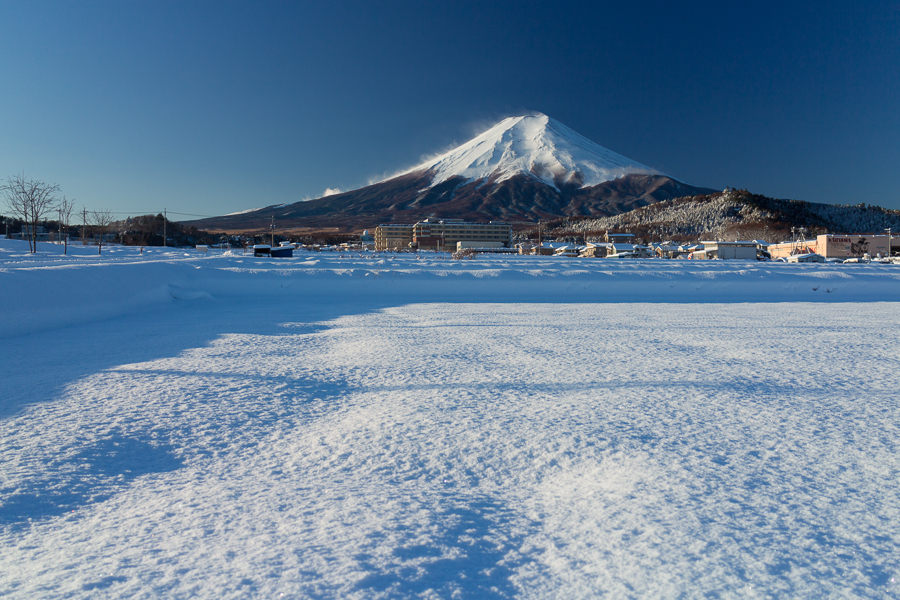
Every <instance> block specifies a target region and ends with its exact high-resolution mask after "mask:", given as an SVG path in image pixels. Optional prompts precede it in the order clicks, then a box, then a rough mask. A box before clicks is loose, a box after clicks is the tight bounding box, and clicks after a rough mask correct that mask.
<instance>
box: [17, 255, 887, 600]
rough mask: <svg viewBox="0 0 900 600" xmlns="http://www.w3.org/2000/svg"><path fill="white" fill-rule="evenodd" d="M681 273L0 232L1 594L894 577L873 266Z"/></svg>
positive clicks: (502, 594)
mask: <svg viewBox="0 0 900 600" xmlns="http://www.w3.org/2000/svg"><path fill="white" fill-rule="evenodd" d="M77 250H80V249H76V251H77ZM609 263H615V264H609ZM700 267H701V266H698V265H692V264H689V263H683V262H677V261H636V262H635V263H632V264H631V265H630V266H626V265H622V264H621V263H620V262H617V261H604V260H602V259H584V260H568V259H562V260H560V259H552V258H538V257H533V258H525V257H523V258H514V257H503V258H495V259H491V258H487V257H479V258H478V259H476V260H474V261H464V262H457V261H448V260H436V259H435V257H434V256H432V257H431V258H420V259H416V258H414V257H412V256H397V257H385V256H381V257H378V258H374V259H373V258H360V257H359V256H354V257H347V256H346V255H345V257H344V258H340V257H339V256H338V255H326V254H304V253H300V254H299V256H298V257H297V258H295V259H293V260H284V261H277V260H272V259H254V258H250V257H246V256H240V255H238V256H223V255H214V254H212V253H210V254H208V255H202V256H199V257H198V255H197V254H194V253H190V252H188V253H185V252H175V251H171V250H170V251H168V252H161V251H156V252H148V253H146V254H145V255H144V256H143V257H140V256H136V255H135V253H134V252H132V251H131V250H129V249H116V248H113V249H112V250H111V251H110V253H109V254H106V253H105V254H104V256H103V257H101V258H97V257H94V256H78V255H76V256H73V257H69V258H63V257H59V256H55V255H53V254H50V253H47V254H44V255H39V256H36V257H30V256H24V255H23V254H22V253H21V252H20V251H18V249H17V247H16V246H15V243H11V242H7V241H0V280H2V282H3V285H2V286H0V306H2V308H3V310H4V314H6V315H12V317H9V320H10V321H18V322H21V323H24V324H25V326H28V327H31V331H29V332H21V331H19V332H16V331H12V332H10V331H7V332H4V336H5V337H4V339H3V340H2V348H3V350H2V352H3V360H2V363H0V369H2V373H0V375H2V380H3V382H4V394H3V395H2V399H0V433H2V435H0V444H2V446H0V594H6V595H8V596H10V597H13V598H34V597H44V598H46V597H50V598H59V597H98V596H99V597H137V598H160V597H166V598H187V597H200V598H206V597H216V598H220V597H226V598H237V597H276V598H278V597H285V598H381V597H385V598H449V597H459V598H512V597H520V598H561V597H564V598H593V597H597V596H602V595H609V596H612V597H648V596H649V597H677V596H685V597H695V596H704V597H705V596H722V597H750V598H753V597H761V598H765V597H805V598H818V597H826V596H831V597H834V596H839V597H894V596H895V595H896V593H897V588H896V583H895V582H894V579H895V578H896V577H898V576H900V573H898V559H900V544H898V535H897V532H896V523H897V522H898V520H900V514H898V512H900V487H898V485H897V484H898V461H897V439H898V433H900V432H898V422H900V421H898V417H900V415H898V409H897V397H898V396H897V394H898V390H900V350H898V349H900V311H898V304H897V303H896V301H895V300H896V298H897V293H898V290H900V287H898V286H900V284H898V280H897V278H896V275H897V273H898V271H895V270H894V267H892V266H888V265H882V266H880V267H878V268H876V267H874V266H863V265H860V266H859V267H855V266H854V267H852V268H847V267H845V266H840V267H832V266H828V265H787V264H779V265H771V264H770V265H757V264H756V263H753V264H752V265H749V264H745V265H742V266H739V265H737V264H736V263H725V262H722V263H716V264H707V265H702V269H701V268H700ZM81 281H83V282H84V283H79V282H81ZM741 282H749V285H752V286H756V287H758V288H760V289H762V290H763V291H767V292H768V293H770V294H774V295H775V296H776V297H777V298H781V299H784V298H795V299H796V300H797V301H796V302H781V301H779V302H767V301H764V300H762V299H761V298H763V297H764V296H763V295H762V294H760V297H756V296H752V295H749V296H748V294H749V292H743V293H742V294H743V296H744V297H745V298H746V297H749V298H751V301H749V302H745V301H741V299H740V298H739V297H737V296H735V295H729V292H728V291H727V290H728V289H730V288H734V287H738V288H739V289H740V285H741ZM592 283H593V285H594V286H595V287H593V289H592V288H591V285H590V284H592ZM698 284H700V285H698ZM703 284H705V285H703ZM828 285H831V286H834V287H833V290H832V292H828V293H825V292H824V290H823V288H824V287H825V286H828ZM813 287H817V288H819V289H818V290H815V291H814V290H813V289H812V288H813ZM616 288H620V289H619V291H618V292H616ZM10 289H13V290H16V291H14V292H10V291H9V290H10ZM144 289H146V290H147V293H146V294H145V296H141V294H142V293H143V292H142V291H141V290H144ZM453 289H457V290H458V292H457V294H456V295H454V293H453ZM747 289H749V287H748V288H747ZM641 290H642V291H643V299H641V298H639V297H640V296H641V295H642V294H641ZM679 290H681V291H679ZM688 290H690V291H688ZM667 293H668V294H673V296H672V298H674V300H673V301H665V300H664V299H663V298H665V297H666V294H667ZM879 297H884V298H889V299H891V300H894V301H892V302H877V301H875V300H878V299H879ZM57 298H63V299H64V301H63V302H61V303H59V304H54V303H55V302H57V300H56V299H57ZM103 298H106V299H107V300H109V301H110V302H115V303H117V304H118V305H119V307H118V308H115V307H113V305H112V304H104V303H103V302H99V303H95V302H94V299H103ZM648 298H649V299H650V300H648ZM841 298H843V300H841ZM404 299H407V300H406V301H405V300H404ZM867 300H868V301H867ZM45 302H46V303H47V304H48V305H49V306H50V307H52V308H53V309H54V310H56V311H58V312H65V313H67V314H68V316H67V317H66V318H65V319H64V318H62V317H61V318H60V319H58V320H57V321H56V323H57V325H54V326H53V327H44V328H42V327H40V326H39V323H38V320H36V319H32V320H29V317H28V315H29V313H31V312H35V313H40V314H43V313H41V310H42V309H41V306H42V304H44V303H45ZM20 304H24V305H25V308H22V307H20V306H19V305H20ZM64 322H65V325H62V324H63V323H64ZM282 594H283V596H282Z"/></svg>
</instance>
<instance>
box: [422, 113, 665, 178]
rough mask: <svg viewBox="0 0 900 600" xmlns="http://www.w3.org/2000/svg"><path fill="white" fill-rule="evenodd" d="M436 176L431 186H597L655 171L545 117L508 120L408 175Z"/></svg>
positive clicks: (538, 115) (536, 116)
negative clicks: (529, 182)
mask: <svg viewBox="0 0 900 600" xmlns="http://www.w3.org/2000/svg"><path fill="white" fill-rule="evenodd" d="M429 170H430V171H434V172H435V177H434V179H433V180H432V182H431V186H430V187H433V186H435V185H438V184H440V183H442V182H444V181H447V180H448V179H450V178H452V177H457V176H459V177H463V178H465V179H467V180H469V181H476V180H479V179H483V180H487V179H490V178H493V177H496V182H497V183H499V182H501V181H505V180H507V179H510V178H511V177H513V176H515V175H527V176H529V177H534V178H535V179H538V180H540V181H542V182H544V183H546V184H547V185H550V186H552V187H554V188H555V187H556V186H557V184H559V183H575V184H577V185H579V187H590V186H595V185H599V184H601V183H603V182H606V181H611V180H613V179H617V178H619V177H622V176H624V175H631V174H653V175H661V173H659V171H656V170H655V169H651V168H650V167H648V166H646V165H642V164H641V163H638V162H635V161H633V160H631V159H629V158H626V157H624V156H622V155H621V154H617V153H615V152H613V151H612V150H609V149H607V148H604V147H603V146H601V145H599V144H596V143H594V142H592V141H590V140H589V139H587V138H586V137H584V136H583V135H581V134H579V133H576V132H575V131H573V130H571V129H569V128H568V127H566V126H565V125H563V124H562V123H560V122H558V121H555V120H553V119H551V118H550V117H548V116H547V115H543V114H535V115H531V116H521V117H509V118H507V119H504V120H502V121H500V122H499V123H497V124H496V125H494V126H493V127H491V128H490V129H488V130H487V131H485V132H484V133H482V134H481V135H479V136H477V137H475V138H473V139H472V140H470V141H468V142H466V143H465V144H463V145H461V146H459V147H457V148H455V149H454V150H451V151H450V152H447V153H445V154H442V155H441V156H438V157H436V158H433V159H431V160H429V161H427V162H425V163H423V164H421V165H418V166H417V167H415V168H413V169H410V170H409V171H407V173H413V172H419V171H429Z"/></svg>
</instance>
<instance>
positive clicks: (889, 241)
mask: <svg viewBox="0 0 900 600" xmlns="http://www.w3.org/2000/svg"><path fill="white" fill-rule="evenodd" d="M885 231H887V234H888V251H887V255H888V258H890V257H891V228H890V227H888V228H887V229H885Z"/></svg>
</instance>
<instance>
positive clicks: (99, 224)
mask: <svg viewBox="0 0 900 600" xmlns="http://www.w3.org/2000/svg"><path fill="white" fill-rule="evenodd" d="M91 224H92V225H93V226H94V233H99V234H100V235H99V238H98V239H99V245H98V246H97V254H101V253H102V251H103V236H104V235H105V234H106V233H107V232H109V229H110V227H111V226H112V224H113V216H112V213H111V212H109V211H108V210H95V211H94V212H93V216H92V217H91Z"/></svg>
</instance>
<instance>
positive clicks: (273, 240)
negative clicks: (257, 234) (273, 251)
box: [272, 215, 275, 248]
mask: <svg viewBox="0 0 900 600" xmlns="http://www.w3.org/2000/svg"><path fill="white" fill-rule="evenodd" d="M272 247H273V248H274V247H275V215H272Z"/></svg>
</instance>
